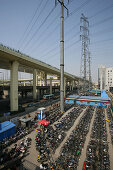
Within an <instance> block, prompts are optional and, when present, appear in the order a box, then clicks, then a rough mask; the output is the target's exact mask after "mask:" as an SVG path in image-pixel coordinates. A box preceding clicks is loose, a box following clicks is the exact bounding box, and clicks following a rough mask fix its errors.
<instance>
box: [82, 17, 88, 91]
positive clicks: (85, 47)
mask: <svg viewBox="0 0 113 170" xmlns="http://www.w3.org/2000/svg"><path fill="white" fill-rule="evenodd" d="M81 23H82V26H80V31H81V33H82V34H81V35H80V38H81V40H82V52H81V67H80V76H81V78H83V80H84V85H83V90H84V91H86V88H87V83H86V80H87V61H88V52H89V48H88V44H89V29H88V27H89V22H88V19H87V18H86V17H85V16H84V14H82V16H81Z"/></svg>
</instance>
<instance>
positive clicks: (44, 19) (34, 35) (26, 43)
mask: <svg viewBox="0 0 113 170" xmlns="http://www.w3.org/2000/svg"><path fill="white" fill-rule="evenodd" d="M55 8H56V7H54V8H52V10H51V11H50V12H49V14H48V15H47V16H46V18H45V19H44V21H43V22H42V23H41V25H40V26H39V28H37V29H36V31H35V32H34V34H33V35H32V37H31V38H30V40H29V41H28V42H27V43H26V44H25V47H24V49H25V48H26V47H27V46H28V45H29V43H30V42H31V41H32V39H33V38H34V37H35V35H36V34H37V32H38V31H39V30H40V28H41V27H42V26H43V25H44V24H45V22H46V21H47V19H48V18H49V16H50V15H51V14H52V12H53V11H54V9H55Z"/></svg>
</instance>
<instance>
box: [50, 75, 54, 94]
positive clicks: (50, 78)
mask: <svg viewBox="0 0 113 170" xmlns="http://www.w3.org/2000/svg"><path fill="white" fill-rule="evenodd" d="M52 79H53V78H52V77H50V94H52Z"/></svg>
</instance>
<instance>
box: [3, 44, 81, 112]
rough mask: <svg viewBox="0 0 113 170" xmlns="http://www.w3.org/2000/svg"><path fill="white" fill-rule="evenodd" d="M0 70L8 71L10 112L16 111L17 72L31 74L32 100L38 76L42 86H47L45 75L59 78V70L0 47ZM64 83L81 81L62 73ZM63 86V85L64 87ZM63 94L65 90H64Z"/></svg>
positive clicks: (72, 83) (35, 95)
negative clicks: (41, 80)
mask: <svg viewBox="0 0 113 170" xmlns="http://www.w3.org/2000/svg"><path fill="white" fill-rule="evenodd" d="M0 68H2V69H7V70H10V110H11V111H17V110H18V72H19V71H20V72H26V73H31V74H33V98H34V99H36V97H37V89H36V86H37V82H38V80H37V79H38V76H37V75H38V74H39V73H41V74H40V79H42V78H43V83H44V84H43V85H44V86H46V85H47V75H51V76H57V77H58V78H59V77H60V69H58V68H56V67H52V66H51V65H49V64H46V63H44V62H42V61H39V60H37V59H34V58H31V57H29V56H27V55H25V54H23V53H21V52H20V51H16V50H13V49H11V48H9V47H6V46H4V45H2V44H1V45H0ZM66 81H67V82H69V83H70V85H72V88H73V87H74V86H75V82H78V81H83V80H82V79H81V78H79V77H77V76H74V75H72V74H69V73H66V72H65V73H64V84H66ZM64 86H65V85H64ZM51 92H52V78H50V93H51ZM64 92H65V89H64Z"/></svg>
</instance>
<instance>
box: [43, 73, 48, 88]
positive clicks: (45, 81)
mask: <svg viewBox="0 0 113 170" xmlns="http://www.w3.org/2000/svg"><path fill="white" fill-rule="evenodd" d="M43 86H47V74H46V73H44V75H43Z"/></svg>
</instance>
